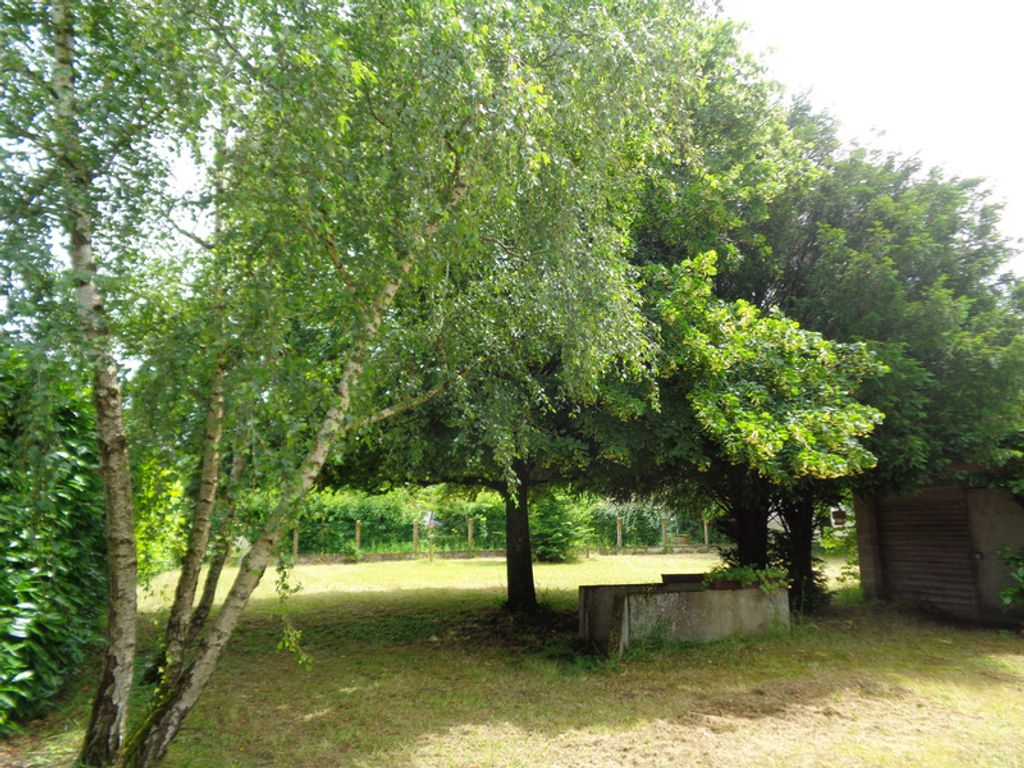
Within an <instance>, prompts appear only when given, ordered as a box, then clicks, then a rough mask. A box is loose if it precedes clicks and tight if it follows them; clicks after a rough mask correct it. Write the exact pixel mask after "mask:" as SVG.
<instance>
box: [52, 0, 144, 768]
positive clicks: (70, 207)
mask: <svg viewBox="0 0 1024 768" xmlns="http://www.w3.org/2000/svg"><path fill="white" fill-rule="evenodd" d="M50 22H51V24H52V29H53V40H54V68H53V78H52V90H53V98H54V101H55V106H56V120H55V126H54V127H55V139H56V154H57V157H56V158H55V159H56V161H57V164H58V166H59V167H60V169H61V172H62V173H63V174H64V175H65V186H66V196H67V210H66V211H65V227H66V229H67V231H68V235H69V237H70V240H71V248H70V257H71V268H72V270H73V272H74V278H75V302H76V304H77V308H78V320H79V325H80V326H81V329H82V333H83V336H84V337H85V342H86V348H87V352H88V355H89V359H90V361H91V363H92V367H93V404H94V406H95V408H96V431H97V436H98V438H99V447H100V475H101V477H102V479H103V487H104V491H105V495H106V546H107V587H108V604H107V643H106V649H105V651H104V656H103V666H102V670H101V672H100V682H99V688H98V690H97V692H96V698H95V699H94V700H93V706H92V712H91V714H90V717H89V724H88V726H87V728H86V734H85V743H84V745H83V747H82V751H81V753H80V755H79V761H80V763H81V764H82V765H87V766H107V765H111V764H112V763H113V762H114V761H115V760H116V758H117V755H118V753H119V752H120V749H121V744H122V742H123V739H124V734H125V722H126V714H127V709H128V697H129V694H130V693H131V687H132V672H133V666H134V659H135V613H136V595H135V582H136V552H135V525H134V509H133V506H132V484H131V469H130V465H129V461H128V440H127V436H126V434H125V428H124V413H123V408H122V397H121V383H120V376H119V370H118V366H117V362H116V361H115V360H114V357H113V355H112V354H111V352H110V343H109V329H108V326H107V318H106V311H105V309H104V306H103V296H102V294H101V293H100V291H99V290H98V289H97V287H96V280H95V276H96V260H95V256H94V254H93V247H92V237H93V224H92V216H91V213H90V204H89V196H90V194H89V193H90V185H91V174H90V169H88V168H87V167H85V165H84V160H83V158H82V150H83V146H82V131H81V127H80V125H79V122H78V117H77V108H76V95H75V47H74V41H75V36H74V24H73V20H72V17H71V12H70V9H69V8H68V6H67V4H66V3H65V2H62V0H56V2H54V3H53V5H52V6H51V8H50Z"/></svg>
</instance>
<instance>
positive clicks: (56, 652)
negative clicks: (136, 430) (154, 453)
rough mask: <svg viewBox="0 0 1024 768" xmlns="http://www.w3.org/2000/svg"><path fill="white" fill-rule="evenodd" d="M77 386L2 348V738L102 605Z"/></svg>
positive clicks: (88, 422)
mask: <svg viewBox="0 0 1024 768" xmlns="http://www.w3.org/2000/svg"><path fill="white" fill-rule="evenodd" d="M75 380H76V377H75V376H74V375H73V374H72V372H70V371H68V370H66V369H63V368H61V367H59V366H57V365H56V364H54V363H53V362H52V361H47V360H44V359H42V358H33V357H31V356H30V355H29V354H28V352H27V351H25V350H20V349H18V348H17V347H15V346H13V345H11V344H9V343H5V344H4V346H3V347H2V348H0V509H2V510H3V513H2V515H0V541H2V543H3V552H2V554H0V559H2V562H3V567H2V568H0V734H2V733H6V732H9V731H10V730H11V729H13V728H14V727H15V723H16V722H17V721H19V720H22V719H25V718H28V717H32V716H34V715H35V714H37V713H38V712H39V711H41V710H42V709H43V708H44V707H45V705H46V703H47V701H48V700H49V699H50V698H51V697H52V696H53V695H54V694H55V693H57V691H59V690H60V688H61V686H62V685H63V684H64V683H65V681H66V680H67V678H68V677H69V675H71V674H72V673H73V672H74V671H75V670H76V669H77V668H78V666H79V665H80V663H81V661H82V658H83V655H84V652H85V649H86V646H87V645H88V644H89V643H90V642H91V641H92V640H93V639H94V638H95V637H96V634H97V632H96V630H97V624H98V620H99V614H100V611H101V608H102V606H103V605H104V595H105V591H106V590H105V570H104V554H103V553H104V548H103V505H102V500H103V490H102V488H101V486H100V482H99V479H98V475H97V472H96V466H97V461H98V459H97V455H96V440H95V432H94V429H93V419H92V406H91V404H90V402H89V398H88V395H87V393H86V391H85V390H84V387H76V386H75V384H74V383H73V382H74V381H75Z"/></svg>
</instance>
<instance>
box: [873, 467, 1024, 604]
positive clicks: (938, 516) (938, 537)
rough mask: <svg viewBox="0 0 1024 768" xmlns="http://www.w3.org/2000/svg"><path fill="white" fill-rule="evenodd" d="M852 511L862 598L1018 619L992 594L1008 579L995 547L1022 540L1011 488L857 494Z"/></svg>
mask: <svg viewBox="0 0 1024 768" xmlns="http://www.w3.org/2000/svg"><path fill="white" fill-rule="evenodd" d="M854 511H855V515H856V525H857V546H858V549H859V552H860V573H861V584H862V585H863V587H864V595H865V597H869V598H875V599H881V600H889V601H893V602H898V603H905V604H912V605H915V606H918V607H920V608H922V609H924V610H927V611H930V612H934V613H936V614H940V615H943V616H946V617H948V618H953V619H959V620H964V621H969V622H975V623H984V624H1005V623H1014V622H1020V621H1024V608H1022V607H1020V606H1018V607H1016V608H1015V609H1013V610H1012V611H1009V612H1008V611H1005V610H1004V609H1003V604H1002V601H1001V599H1000V595H999V593H1000V592H1001V591H1002V590H1003V589H1005V588H1006V587H1009V586H1011V584H1012V580H1011V578H1010V573H1009V572H1010V569H1009V566H1007V565H1006V564H1005V563H1003V562H1002V561H1001V560H1000V559H999V552H1000V550H1002V549H1003V548H1004V547H1022V546H1024V506H1021V504H1020V503H1018V502H1017V501H1016V500H1015V499H1014V498H1013V497H1012V496H1011V495H1010V494H1008V493H1005V492H1003V491H1000V490H995V489H992V488H980V487H970V486H968V485H964V484H952V483H950V484H946V485H934V486H931V487H928V488H923V489H921V490H920V491H919V492H918V493H917V494H915V495H913V496H907V497H896V498H889V499H884V500H878V499H866V498H857V499H856V500H855V503H854Z"/></svg>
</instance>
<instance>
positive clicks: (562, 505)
mask: <svg viewBox="0 0 1024 768" xmlns="http://www.w3.org/2000/svg"><path fill="white" fill-rule="evenodd" d="M592 507H593V503H592V502H591V501H590V499H588V498H586V497H576V496H569V495H567V494H563V493H557V492H556V493H546V494H544V495H543V496H540V497H539V498H537V499H536V500H535V501H534V502H533V504H532V508H531V510H530V539H531V544H532V546H533V556H534V558H536V559H537V560H539V561H540V562H542V563H567V562H570V561H572V560H573V559H575V557H576V553H577V552H578V551H579V549H580V548H581V547H583V546H584V545H585V544H586V543H587V541H588V540H589V538H590V536H591V533H592V532H591V529H590V516H591V509H592Z"/></svg>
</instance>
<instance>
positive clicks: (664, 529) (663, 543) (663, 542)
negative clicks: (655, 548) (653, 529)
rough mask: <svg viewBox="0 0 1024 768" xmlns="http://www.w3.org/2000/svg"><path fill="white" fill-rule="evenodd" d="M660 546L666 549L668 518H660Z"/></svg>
mask: <svg viewBox="0 0 1024 768" xmlns="http://www.w3.org/2000/svg"><path fill="white" fill-rule="evenodd" d="M661 546H662V548H664V549H668V518H667V517H663V518H661Z"/></svg>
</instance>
